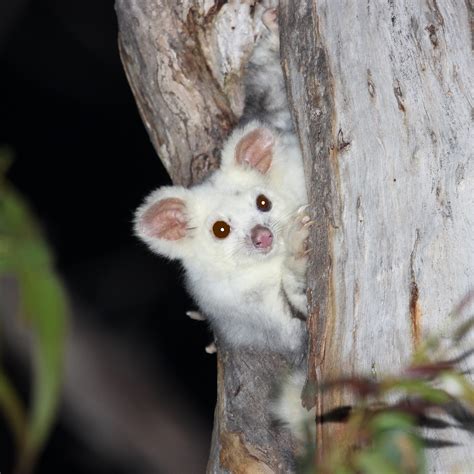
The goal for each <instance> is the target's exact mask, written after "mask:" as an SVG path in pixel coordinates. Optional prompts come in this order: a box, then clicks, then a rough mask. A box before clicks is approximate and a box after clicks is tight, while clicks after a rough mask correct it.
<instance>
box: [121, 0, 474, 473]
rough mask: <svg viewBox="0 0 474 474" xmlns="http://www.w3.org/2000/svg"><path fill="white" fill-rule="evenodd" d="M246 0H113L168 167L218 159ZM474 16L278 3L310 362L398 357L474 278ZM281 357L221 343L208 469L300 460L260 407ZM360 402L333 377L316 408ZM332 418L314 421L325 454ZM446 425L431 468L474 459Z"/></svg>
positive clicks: (199, 165)
mask: <svg viewBox="0 0 474 474" xmlns="http://www.w3.org/2000/svg"><path fill="white" fill-rule="evenodd" d="M441 3H442V4H441ZM254 4H255V2H254V1H252V0H248V1H241V2H239V1H236V0H233V1H228V2H225V1H220V0H183V1H182V2H174V1H173V0H117V3H116V8H117V14H118V18H119V30H120V39H119V44H120V50H121V54H122V59H123V62H124V67H125V70H126V72H127V76H128V79H129V81H130V84H131V88H132V90H133V92H134V94H135V98H136V100H137V104H138V107H139V110H140V113H141V115H142V118H143V120H144V122H145V125H146V127H147V130H148V132H149V134H150V138H151V140H152V142H153V144H154V146H155V149H156V151H157V153H158V155H159V156H160V159H161V160H162V161H163V163H164V164H165V166H166V168H167V169H168V171H169V173H170V175H171V177H172V179H173V181H174V182H175V183H179V184H185V185H189V184H191V183H193V182H197V181H200V180H202V179H203V178H204V177H205V175H206V174H207V173H208V172H209V170H211V169H214V168H215V167H217V166H218V150H219V147H220V144H221V142H222V140H223V139H224V138H225V136H226V135H227V133H228V132H229V131H230V130H231V128H232V126H233V125H234V124H235V123H236V119H237V117H238V116H239V114H240V113H241V110H242V89H241V83H240V78H241V71H242V64H243V63H244V62H245V60H246V58H247V56H248V53H249V52H250V50H251V48H252V44H253V41H254V38H255V34H256V33H257V32H258V30H259V28H260V25H259V23H258V22H256V21H254V10H255V9H258V8H260V7H261V6H260V4H259V3H257V5H256V6H255V5H254ZM255 16H257V15H255ZM472 16H473V7H472V4H471V3H470V2H469V0H466V1H457V2H454V1H446V2H439V4H438V3H437V2H436V0H410V1H408V0H401V1H399V2H393V1H388V2H386V3H384V4H382V3H380V2H371V1H370V0H367V1H366V2H349V1H342V0H320V1H316V0H308V1H301V2H283V5H282V6H281V11H280V28H281V34H282V57H283V65H284V70H285V73H286V75H287V83H288V92H289V98H290V103H291V107H292V112H293V116H294V120H295V124H296V127H297V131H298V134H299V137H300V141H301V146H302V150H303V155H304V159H305V167H306V176H307V185H308V190H309V194H310V202H311V205H312V212H313V214H314V217H315V220H316V225H315V226H314V228H313V230H312V235H311V245H312V249H313V255H312V261H311V265H310V269H309V273H308V281H309V291H308V295H309V304H310V318H309V330H310V334H311V343H310V357H309V369H310V370H309V374H310V378H311V379H312V380H315V381H321V380H326V379H331V378H335V377H337V376H340V375H342V374H345V375H348V374H360V373H370V374H372V375H373V376H374V377H377V375H378V374H382V373H387V372H393V371H396V370H397V369H398V368H400V367H401V365H403V364H404V363H405V362H407V361H408V359H409V357H410V355H411V353H412V350H413V348H414V347H415V346H416V344H417V343H418V341H419V340H420V338H421V336H422V335H423V334H424V333H425V331H428V330H431V331H435V330H442V329H443V328H445V327H446V326H447V325H448V324H449V323H448V322H447V315H448V314H449V312H450V310H451V309H452V308H453V307H454V306H455V305H456V303H457V302H458V301H459V300H460V299H461V298H462V296H463V295H465V294H466V293H467V292H468V290H469V289H470V286H471V285H472V277H473V270H474V243H473V242H474V241H473V239H472V235H471V234H472V229H473V219H474V217H473V215H474V213H473V211H472V209H473V208H474V207H473V197H472V196H473V192H472V190H473V184H474V183H473V180H474V171H473V160H472V150H473V148H474V147H473V140H472V135H470V134H469V133H470V127H471V123H472V115H471V114H472V105H471V104H472V103H473V101H472V90H473V87H472V86H473V84H472V78H473V77H474V70H473V62H472V56H471V47H472V30H471V27H472ZM471 342H472V338H471ZM288 366H289V362H288V361H285V360H282V359H281V358H278V357H277V356H275V355H272V354H256V353H253V352H251V351H238V352H236V353H229V352H226V351H223V350H220V351H219V353H218V377H219V384H218V386H219V389H218V402H217V408H216V417H215V427H214V436H213V447H212V451H211V456H210V460H209V465H208V472H219V473H220V472H237V473H239V472H242V473H244V472H245V473H249V472H288V471H289V470H290V469H291V467H292V466H291V456H290V455H289V454H290V453H291V452H292V445H291V442H290V440H289V438H288V435H287V434H285V432H284V431H277V432H276V434H275V432H274V431H273V429H274V427H273V426H272V425H271V422H270V417H269V415H268V398H269V392H270V387H271V385H272V382H273V380H274V377H275V373H277V372H278V371H280V370H284V369H285V368H288ZM350 402H351V400H350V399H347V397H346V395H345V394H344V393H332V394H331V395H329V394H328V395H325V396H324V397H321V398H319V399H318V400H317V410H318V414H320V415H321V414H323V413H325V412H326V411H328V410H329V409H331V408H333V407H336V406H340V405H341V404H347V403H350ZM338 436H339V433H338V432H337V431H336V430H335V428H334V426H332V425H330V424H324V425H320V426H319V428H318V440H317V445H318V449H319V454H320V455H322V452H323V451H324V450H325V449H327V448H328V446H330V444H331V443H332V442H334V440H335V439H336V440H337V439H338ZM430 436H431V437H434V436H436V434H433V433H430ZM440 437H441V438H443V439H450V440H452V439H456V440H459V442H461V443H463V446H461V447H459V448H449V449H448V448H444V449H440V450H436V451H435V450H432V451H430V462H431V464H430V470H431V471H432V472H447V471H451V470H453V469H455V468H460V469H461V470H466V468H467V466H469V465H470V463H472V462H473V461H474V459H473V453H472V450H471V449H469V448H470V447H469V441H470V440H469V438H468V435H467V434H463V433H461V432H459V431H456V432H454V431H453V430H451V429H448V430H445V431H444V432H443V433H440Z"/></svg>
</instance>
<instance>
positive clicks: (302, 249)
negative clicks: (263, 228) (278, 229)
mask: <svg viewBox="0 0 474 474" xmlns="http://www.w3.org/2000/svg"><path fill="white" fill-rule="evenodd" d="M313 223H314V222H313V221H312V220H311V217H310V216H309V213H308V206H302V207H300V208H299V209H298V211H297V212H296V213H295V215H294V217H293V219H292V221H291V223H290V225H289V228H288V232H287V237H286V242H287V246H288V251H289V254H290V256H291V257H292V258H294V259H296V260H306V258H307V256H308V235H309V228H310V226H311V225H312V224H313Z"/></svg>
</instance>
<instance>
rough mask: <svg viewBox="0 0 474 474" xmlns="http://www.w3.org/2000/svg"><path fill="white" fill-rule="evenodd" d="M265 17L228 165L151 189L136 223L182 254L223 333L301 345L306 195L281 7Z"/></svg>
mask: <svg viewBox="0 0 474 474" xmlns="http://www.w3.org/2000/svg"><path fill="white" fill-rule="evenodd" d="M263 19H264V21H265V23H266V24H267V26H268V27H269V29H268V32H267V33H266V34H265V35H264V36H263V38H262V40H261V41H260V42H259V43H258V45H257V47H256V49H255V51H254V53H253V55H252V57H251V59H250V63H249V66H248V68H247V79H246V91H247V106H246V108H245V111H244V115H243V119H242V122H241V124H240V125H239V126H238V127H237V128H236V129H235V130H234V132H233V133H232V134H231V136H230V137H229V138H228V139H227V141H226V142H225V144H224V146H223V150H222V155H221V167H220V169H219V170H218V171H216V172H215V173H214V174H213V175H212V176H211V177H210V178H209V179H208V180H207V181H206V182H204V183H202V184H200V185H198V186H195V187H193V188H191V189H186V188H184V187H180V186H171V187H163V188H160V189H157V190H156V191H154V192H152V193H151V194H150V195H149V196H148V197H147V199H146V200H145V203H144V204H143V205H142V206H141V207H140V208H139V209H138V211H137V213H136V220H135V232H136V234H137V235H138V236H139V237H140V238H141V239H142V240H144V241H145V242H146V243H147V244H148V245H149V247H150V248H151V250H152V251H154V252H155V253H157V254H159V255H162V256H164V257H168V258H171V259H179V260H180V261H181V262H182V264H183V267H184V269H185V274H186V280H187V286H188V289H189V292H190V293H191V294H192V295H193V296H194V298H195V299H196V302H197V303H198V305H199V307H200V309H201V311H202V312H203V313H204V314H205V315H206V317H207V318H208V320H209V321H210V323H211V326H212V328H213V330H214V332H215V334H216V336H217V339H218V342H219V343H223V344H226V345H229V346H233V347H235V346H250V347H258V348H268V349H271V350H276V351H280V352H290V353H293V352H295V353H300V352H301V350H302V344H303V343H304V339H305V331H306V329H305V321H304V319H305V318H306V295H305V290H306V278H305V273H306V255H305V241H306V238H307V233H308V229H307V227H308V225H309V218H308V216H307V214H306V212H305V207H306V206H305V205H306V202H307V196H306V188H305V182H304V174H303V167H302V160H301V154H300V150H299V146H298V142H297V139H296V136H295V135H294V133H293V132H292V131H291V130H292V125H291V120H290V115H289V112H288V110H287V104H286V96H285V95H284V94H285V92H284V89H283V90H282V87H284V82H283V76H282V71H281V67H280V65H279V53H278V29H277V26H276V13H275V11H274V10H271V11H269V12H268V11H267V12H266V13H265V14H264V18H263ZM275 45H276V46H275ZM275 48H276V49H275ZM275 61H276V63H275ZM275 71H276V72H275ZM269 75H270V76H271V77H269ZM282 94H283V96H282ZM272 97H273V99H272ZM249 104H250V105H249ZM257 105H258V107H257V108H256V106H257Z"/></svg>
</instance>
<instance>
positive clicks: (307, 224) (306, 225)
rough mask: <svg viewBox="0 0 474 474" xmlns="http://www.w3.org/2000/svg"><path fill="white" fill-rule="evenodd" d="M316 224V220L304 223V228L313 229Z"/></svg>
mask: <svg viewBox="0 0 474 474" xmlns="http://www.w3.org/2000/svg"><path fill="white" fill-rule="evenodd" d="M314 224H316V221H315V220H312V221H307V222H303V227H311V226H312V225H314Z"/></svg>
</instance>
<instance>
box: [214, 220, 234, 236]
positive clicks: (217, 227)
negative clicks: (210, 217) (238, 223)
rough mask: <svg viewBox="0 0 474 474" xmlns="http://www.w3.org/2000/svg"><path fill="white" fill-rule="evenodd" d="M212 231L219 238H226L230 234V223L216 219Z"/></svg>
mask: <svg viewBox="0 0 474 474" xmlns="http://www.w3.org/2000/svg"><path fill="white" fill-rule="evenodd" d="M212 232H213V234H214V235H215V236H216V237H217V238H218V239H225V238H226V237H227V236H228V235H229V234H230V225H229V224H227V222H225V221H216V222H214V224H213V226H212Z"/></svg>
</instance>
